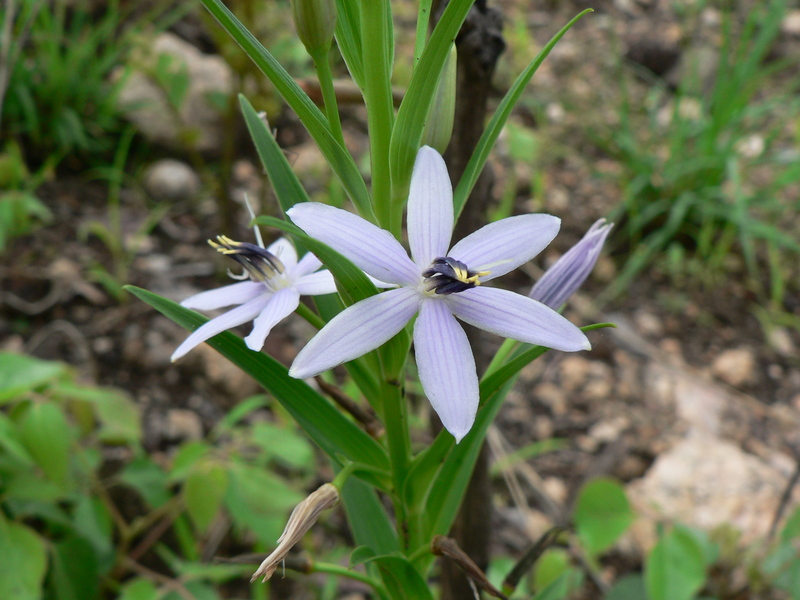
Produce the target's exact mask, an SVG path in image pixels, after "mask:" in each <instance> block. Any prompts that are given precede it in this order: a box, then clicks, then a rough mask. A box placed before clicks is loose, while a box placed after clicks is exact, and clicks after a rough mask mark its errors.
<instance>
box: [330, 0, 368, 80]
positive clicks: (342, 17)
mask: <svg viewBox="0 0 800 600" xmlns="http://www.w3.org/2000/svg"><path fill="white" fill-rule="evenodd" d="M336 43H337V44H338V45H339V52H340V53H341V55H342V58H343V59H344V62H345V64H346V65H347V70H348V71H350V77H352V78H353V81H355V83H356V85H357V86H358V87H359V88H360V89H362V90H363V89H364V63H363V59H362V56H363V52H362V50H361V21H360V17H359V11H358V2H353V1H352V0H336Z"/></svg>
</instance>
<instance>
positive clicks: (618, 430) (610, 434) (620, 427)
mask: <svg viewBox="0 0 800 600" xmlns="http://www.w3.org/2000/svg"><path fill="white" fill-rule="evenodd" d="M629 425H630V421H629V420H628V418H627V417H624V416H622V415H620V416H617V417H611V418H609V419H603V420H601V421H598V422H597V423H595V424H594V425H592V426H591V427H590V428H589V431H588V432H587V433H588V435H589V437H591V438H593V439H594V440H596V441H598V442H600V443H609V442H616V441H617V440H618V439H619V438H620V437H621V436H622V432H623V431H625V430H626V429H627V428H628V427H629Z"/></svg>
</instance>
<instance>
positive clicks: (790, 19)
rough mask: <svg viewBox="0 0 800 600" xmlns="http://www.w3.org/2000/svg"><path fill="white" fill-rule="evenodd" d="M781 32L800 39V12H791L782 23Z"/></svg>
mask: <svg viewBox="0 0 800 600" xmlns="http://www.w3.org/2000/svg"><path fill="white" fill-rule="evenodd" d="M781 31H782V32H783V33H785V34H787V35H794V36H798V37H800V10H790V11H789V12H787V13H786V16H785V17H784V18H783V23H781Z"/></svg>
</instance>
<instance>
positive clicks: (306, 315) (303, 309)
mask: <svg viewBox="0 0 800 600" xmlns="http://www.w3.org/2000/svg"><path fill="white" fill-rule="evenodd" d="M296 312H297V314H298V315H300V316H301V317H302V318H303V319H305V320H306V321H308V322H309V323H310V324H311V325H312V326H314V327H316V328H317V329H322V328H323V327H325V321H323V320H322V317H320V316H319V315H317V314H316V313H315V312H314V311H313V310H311V309H310V308H308V307H307V306H306V305H305V304H303V303H302V302H301V303H300V304H299V305H298V306H297V310H296Z"/></svg>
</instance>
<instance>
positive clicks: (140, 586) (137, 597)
mask: <svg viewBox="0 0 800 600" xmlns="http://www.w3.org/2000/svg"><path fill="white" fill-rule="evenodd" d="M158 597H159V592H158V588H156V586H155V584H154V583H152V582H151V581H150V580H149V579H144V578H140V577H137V578H135V579H131V580H130V581H126V582H125V585H124V586H122V593H121V594H120V595H119V600H158Z"/></svg>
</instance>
